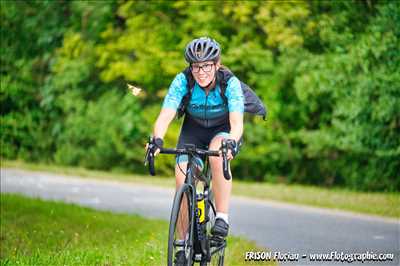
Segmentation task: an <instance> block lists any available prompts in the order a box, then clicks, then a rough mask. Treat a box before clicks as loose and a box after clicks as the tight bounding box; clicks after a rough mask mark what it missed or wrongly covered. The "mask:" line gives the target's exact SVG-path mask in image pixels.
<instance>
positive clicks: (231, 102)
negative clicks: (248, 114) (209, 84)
mask: <svg viewBox="0 0 400 266" xmlns="http://www.w3.org/2000/svg"><path fill="white" fill-rule="evenodd" d="M225 96H226V97H227V98H228V109H229V112H240V113H243V112H244V96H243V92H242V87H241V86H240V81H239V79H238V78H236V77H231V78H230V79H229V80H228V84H227V88H226V92H225Z"/></svg>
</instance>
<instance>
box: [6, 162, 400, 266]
mask: <svg viewBox="0 0 400 266" xmlns="http://www.w3.org/2000/svg"><path fill="white" fill-rule="evenodd" d="M1 192H2V193H20V194H24V195H28V196H32V197H40V198H43V199H52V200H62V201H65V202H71V203H77V204H80V205H84V206H89V207H94V208H97V209H104V210H113V211H116V212H129V213H138V214H141V215H143V216H147V217H154V218H161V219H166V220H168V219H169V212H170V209H171V204H172V199H173V190H172V189H166V188H158V187H152V186H148V185H136V184H127V183H119V182H112V181H98V180H93V179H82V178H79V177H65V176H61V175H55V174H49V173H40V172H29V171H22V170H16V169H1ZM230 221H231V232H232V233H233V234H234V235H242V236H245V237H246V238H248V239H252V240H254V241H256V242H257V243H258V244H259V245H260V246H263V247H267V248H269V249H271V250H272V251H273V252H281V254H283V253H295V254H296V253H297V254H299V256H300V259H299V261H297V262H294V263H291V264H292V265H293V264H295V265H310V264H311V265H321V264H322V262H310V261H309V254H310V253H321V252H329V253H330V252H334V251H337V252H338V253H340V252H344V253H355V252H357V253H359V252H367V251H368V252H374V253H385V254H386V253H392V254H394V260H393V261H386V262H381V263H378V262H369V263H367V262H366V263H363V264H362V265H399V255H400V222H399V221H398V220H395V219H384V218H376V217H370V216H365V215H355V214H350V213H346V212H338V211H330V210H324V209H317V208H309V207H300V206H295V205H289V204H282V203H276V202H268V201H260V200H251V199H246V198H241V197H233V199H232V203H231V213H230ZM245 252H246V250H243V256H244V254H245ZM303 254H304V255H308V257H307V258H305V259H302V255H303ZM287 264H288V263H287V262H285V263H281V265H287ZM341 264H343V263H342V262H326V263H324V264H323V265H341ZM345 264H347V263H345ZM356 264H357V263H351V264H350V265H356ZM357 265H358V264H357ZM360 265H361V263H360Z"/></svg>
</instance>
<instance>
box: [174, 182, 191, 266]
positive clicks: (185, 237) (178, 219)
mask: <svg viewBox="0 0 400 266" xmlns="http://www.w3.org/2000/svg"><path fill="white" fill-rule="evenodd" d="M193 204H194V200H193V192H192V190H191V187H190V186H189V185H187V184H183V185H182V186H181V187H180V189H179V190H178V191H177V192H176V194H175V198H174V203H173V206H172V211H171V218H170V224H169V235H168V266H173V265H175V257H176V253H177V252H181V253H182V251H183V252H184V255H185V256H184V258H185V265H190V266H191V265H193V222H194V220H193V216H194V213H193Z"/></svg>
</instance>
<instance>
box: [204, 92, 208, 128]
mask: <svg viewBox="0 0 400 266" xmlns="http://www.w3.org/2000/svg"><path fill="white" fill-rule="evenodd" d="M207 100H208V93H206V102H205V104H204V120H205V122H206V127H208V120H207Z"/></svg>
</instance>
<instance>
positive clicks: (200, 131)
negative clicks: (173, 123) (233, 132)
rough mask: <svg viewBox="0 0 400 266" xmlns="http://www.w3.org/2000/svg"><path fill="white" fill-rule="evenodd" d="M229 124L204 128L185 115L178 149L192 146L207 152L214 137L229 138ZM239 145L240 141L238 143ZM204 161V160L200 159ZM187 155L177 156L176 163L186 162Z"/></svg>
mask: <svg viewBox="0 0 400 266" xmlns="http://www.w3.org/2000/svg"><path fill="white" fill-rule="evenodd" d="M230 129H231V127H230V124H229V122H227V123H225V124H222V125H219V126H215V127H208V128H205V127H203V126H201V125H199V124H198V123H197V122H196V121H195V120H193V119H191V118H190V116H189V115H185V119H184V120H183V124H182V128H181V133H180V135H179V140H178V144H177V148H178V149H182V148H184V145H185V144H194V145H196V148H199V149H204V150H207V149H208V146H209V145H210V142H211V140H212V139H213V138H214V137H216V136H223V137H225V138H229V132H230ZM239 142H240V144H239V146H240V145H241V142H242V141H241V140H240V141H239ZM202 159H203V160H204V158H202ZM187 161H188V156H187V155H180V156H177V158H176V162H177V163H178V162H187Z"/></svg>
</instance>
